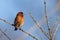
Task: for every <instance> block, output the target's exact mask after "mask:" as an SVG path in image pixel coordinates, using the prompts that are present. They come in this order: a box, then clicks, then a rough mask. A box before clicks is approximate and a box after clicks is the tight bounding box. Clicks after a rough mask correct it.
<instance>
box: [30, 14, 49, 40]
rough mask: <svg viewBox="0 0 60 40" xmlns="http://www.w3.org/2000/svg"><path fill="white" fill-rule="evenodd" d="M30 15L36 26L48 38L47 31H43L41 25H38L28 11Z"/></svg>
mask: <svg viewBox="0 0 60 40" xmlns="http://www.w3.org/2000/svg"><path fill="white" fill-rule="evenodd" d="M30 16H31V18H32V19H33V21H34V22H35V24H36V25H37V27H38V28H39V29H40V30H41V31H42V32H43V33H44V35H45V36H46V37H47V38H48V39H49V37H48V33H47V32H46V31H44V30H43V29H42V27H40V24H39V23H38V22H37V21H36V20H35V18H34V17H33V16H32V14H31V13H30Z"/></svg>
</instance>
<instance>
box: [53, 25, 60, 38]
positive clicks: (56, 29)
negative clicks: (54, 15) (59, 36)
mask: <svg viewBox="0 0 60 40" xmlns="http://www.w3.org/2000/svg"><path fill="white" fill-rule="evenodd" d="M59 26H60V24H58V25H57V27H56V28H55V32H54V35H53V39H55V35H56V32H57V31H58V28H59Z"/></svg>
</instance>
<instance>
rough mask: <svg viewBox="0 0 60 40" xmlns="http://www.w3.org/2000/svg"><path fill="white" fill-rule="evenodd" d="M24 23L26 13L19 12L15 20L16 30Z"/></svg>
mask: <svg viewBox="0 0 60 40" xmlns="http://www.w3.org/2000/svg"><path fill="white" fill-rule="evenodd" d="M23 24H24V15H23V12H18V14H17V15H16V18H15V21H14V24H13V25H14V27H15V29H14V30H17V29H18V28H21V27H22V26H23Z"/></svg>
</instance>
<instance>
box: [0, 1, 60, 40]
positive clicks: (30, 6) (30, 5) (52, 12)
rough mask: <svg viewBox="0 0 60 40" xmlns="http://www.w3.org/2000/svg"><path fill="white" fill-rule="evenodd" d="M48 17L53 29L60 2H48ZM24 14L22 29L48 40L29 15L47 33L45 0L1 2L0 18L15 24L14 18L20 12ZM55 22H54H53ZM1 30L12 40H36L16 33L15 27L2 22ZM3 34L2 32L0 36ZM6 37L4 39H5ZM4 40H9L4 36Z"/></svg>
mask: <svg viewBox="0 0 60 40" xmlns="http://www.w3.org/2000/svg"><path fill="white" fill-rule="evenodd" d="M46 2H47V4H46V6H47V15H48V18H49V22H50V25H51V27H53V23H54V22H55V21H56V17H57V15H58V14H59V13H60V11H59V10H60V7H59V5H57V3H58V0H46ZM20 11H22V12H24V19H25V23H24V26H23V27H22V29H24V30H25V31H26V32H29V33H30V34H32V35H34V36H36V37H37V38H38V39H40V38H41V37H42V39H43V40H48V39H47V38H46V37H45V36H44V35H43V33H42V32H41V31H40V30H39V29H38V28H37V27H36V25H35V23H34V22H33V20H32V19H31V17H30V15H29V13H32V15H33V16H34V17H35V19H36V20H37V21H38V22H40V24H41V26H42V27H43V28H44V29H45V30H46V31H47V27H46V22H45V16H44V0H0V17H1V18H3V19H5V20H7V21H9V22H11V23H13V22H14V18H15V17H16V14H17V13H18V12H20ZM53 20H54V21H53ZM0 28H1V29H2V30H3V31H4V30H6V32H5V33H6V34H7V35H8V36H9V37H10V38H11V40H19V39H23V40H34V39H33V38H31V37H30V36H27V35H26V34H24V33H23V32H21V31H19V30H18V31H14V27H13V26H11V25H8V24H6V23H4V22H2V21H0ZM59 30H60V28H59ZM59 30H58V31H57V35H56V38H55V39H56V40H59V39H60V38H59V37H60V35H59V33H60V31H59ZM1 34H2V33H1V32H0V35H1ZM3 37H4V38H3ZM45 38H46V39H45ZM2 40H8V39H7V38H6V37H5V36H2Z"/></svg>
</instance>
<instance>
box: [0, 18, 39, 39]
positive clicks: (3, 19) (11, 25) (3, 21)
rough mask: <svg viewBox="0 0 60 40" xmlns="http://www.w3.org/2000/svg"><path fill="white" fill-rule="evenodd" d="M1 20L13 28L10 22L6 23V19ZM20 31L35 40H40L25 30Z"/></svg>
mask: <svg viewBox="0 0 60 40" xmlns="http://www.w3.org/2000/svg"><path fill="white" fill-rule="evenodd" d="M0 20H2V21H3V22H5V23H8V24H9V25H11V26H12V24H11V23H10V22H8V21H6V20H4V19H2V18H0ZM20 31H22V32H24V33H25V34H27V35H29V36H31V37H32V38H33V39H36V40H38V39H37V38H36V37H35V36H33V35H31V34H29V33H27V32H26V31H24V30H23V29H20Z"/></svg>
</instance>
